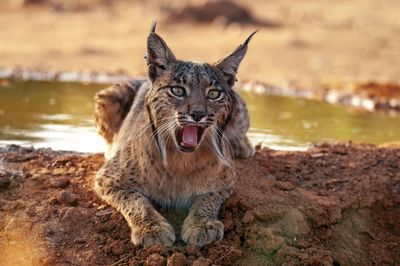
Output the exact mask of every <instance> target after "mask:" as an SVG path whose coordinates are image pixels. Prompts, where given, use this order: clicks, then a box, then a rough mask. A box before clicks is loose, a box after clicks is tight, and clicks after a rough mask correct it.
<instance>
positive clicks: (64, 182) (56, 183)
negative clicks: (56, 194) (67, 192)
mask: <svg viewBox="0 0 400 266" xmlns="http://www.w3.org/2000/svg"><path fill="white" fill-rule="evenodd" d="M50 185H51V186H52V187H54V188H66V187H68V186H69V179H67V178H58V179H52V180H50Z"/></svg>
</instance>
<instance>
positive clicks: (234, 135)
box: [226, 94, 255, 158]
mask: <svg viewBox="0 0 400 266" xmlns="http://www.w3.org/2000/svg"><path fill="white" fill-rule="evenodd" d="M236 101H237V105H236V110H235V112H234V114H233V116H232V121H231V122H230V123H229V125H228V127H227V129H226V136H227V138H228V140H229V143H230V145H231V147H232V149H233V154H234V156H235V158H248V157H251V156H253V155H254V154H255V149H254V147H253V145H252V144H251V142H250V140H249V139H248V137H247V136H246V133H247V131H248V130H249V127H250V118H249V114H248V112H247V107H246V103H245V102H244V101H243V99H242V98H241V97H240V95H238V94H236Z"/></svg>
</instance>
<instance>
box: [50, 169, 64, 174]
mask: <svg viewBox="0 0 400 266" xmlns="http://www.w3.org/2000/svg"><path fill="white" fill-rule="evenodd" d="M64 172H65V170H64V169H63V168H56V169H54V170H53V175H61V174H63V173H64Z"/></svg>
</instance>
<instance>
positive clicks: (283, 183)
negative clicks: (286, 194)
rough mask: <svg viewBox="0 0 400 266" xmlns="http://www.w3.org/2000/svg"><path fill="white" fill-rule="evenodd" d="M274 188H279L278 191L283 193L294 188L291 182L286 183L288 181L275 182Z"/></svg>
mask: <svg viewBox="0 0 400 266" xmlns="http://www.w3.org/2000/svg"><path fill="white" fill-rule="evenodd" d="M275 186H276V187H277V188H279V189H280V190H284V191H290V190H293V189H294V188H295V185H293V184H292V183H291V182H288V181H277V182H276V183H275Z"/></svg>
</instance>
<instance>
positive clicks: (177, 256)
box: [167, 252, 188, 266]
mask: <svg viewBox="0 0 400 266" xmlns="http://www.w3.org/2000/svg"><path fill="white" fill-rule="evenodd" d="M186 265H188V263H187V259H186V256H185V255H184V254H183V253H180V252H177V253H174V254H172V256H171V257H169V258H168V261H167V266H186Z"/></svg>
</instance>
